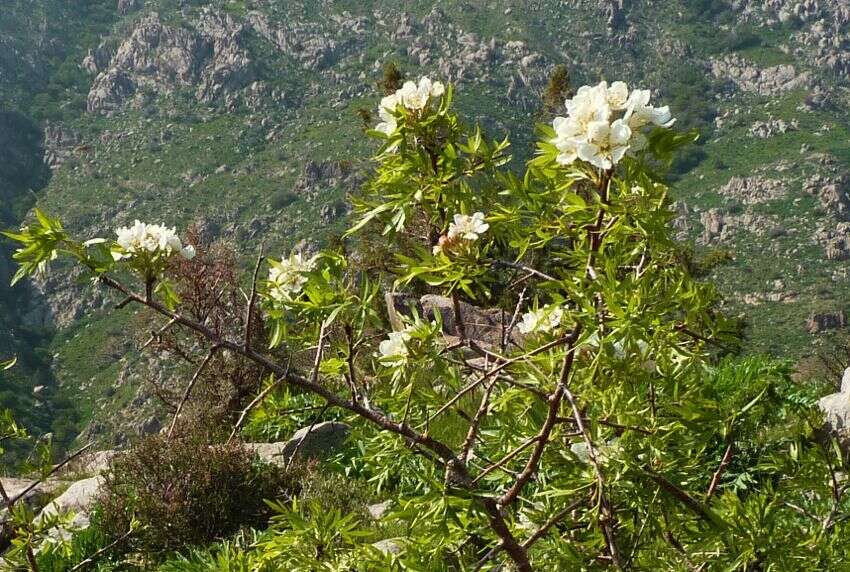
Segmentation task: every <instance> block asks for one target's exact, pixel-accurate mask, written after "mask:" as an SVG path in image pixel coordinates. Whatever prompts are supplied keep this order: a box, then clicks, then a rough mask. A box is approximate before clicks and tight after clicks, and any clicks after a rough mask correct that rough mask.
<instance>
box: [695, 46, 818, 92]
mask: <svg viewBox="0 0 850 572" xmlns="http://www.w3.org/2000/svg"><path fill="white" fill-rule="evenodd" d="M711 73H712V75H713V76H714V77H716V78H718V79H722V80H725V81H727V82H728V86H729V87H731V88H734V89H737V90H740V91H743V92H746V93H755V94H758V95H766V96H775V95H779V94H782V93H785V92H787V91H791V90H792V89H797V88H801V87H810V86H811V85H812V79H811V76H810V74H809V73H808V72H802V73H797V70H796V69H795V68H794V66H793V65H790V64H782V65H778V66H771V67H767V68H760V67H758V66H756V65H754V64H752V63H750V62H748V61H747V60H745V59H743V58H741V57H740V56H737V55H734V54H732V55H727V56H724V57H723V58H720V59H715V60H712V61H711Z"/></svg>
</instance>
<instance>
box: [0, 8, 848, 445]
mask: <svg viewBox="0 0 850 572" xmlns="http://www.w3.org/2000/svg"><path fill="white" fill-rule="evenodd" d="M61 4H62V3H60V2H58V1H55V0H37V1H36V2H33V3H29V2H27V3H24V2H22V1H19V0H16V2H13V3H12V5H13V8H12V9H11V11H10V12H4V13H3V15H0V42H2V43H3V45H11V46H13V47H14V49H15V50H17V52H18V53H23V54H25V57H23V58H18V59H15V60H10V59H8V58H7V59H3V60H0V66H2V67H0V70H2V71H3V73H2V75H0V101H3V102H4V106H8V107H10V108H11V109H14V110H15V111H16V113H18V114H19V116H21V117H24V118H25V119H26V120H27V121H29V122H31V123H35V124H38V125H40V126H41V127H42V129H43V147H44V153H43V154H44V157H45V159H46V161H47V162H48V163H49V164H50V167H51V173H52V176H51V177H49V182H46V184H44V185H43V186H44V189H43V190H40V191H39V192H38V202H39V206H40V207H42V208H44V209H45V210H47V211H49V212H51V213H61V214H62V216H63V219H64V220H65V222H66V223H67V225H68V227H69V228H70V229H72V230H73V231H74V232H75V233H77V234H78V235H79V236H84V237H88V236H104V235H107V234H109V233H111V232H113V229H114V228H115V227H116V226H119V225H122V224H125V223H128V222H132V220H133V219H135V218H140V219H150V220H161V221H163V222H166V223H168V224H170V225H177V226H178V227H181V228H183V227H185V226H186V225H188V224H190V223H194V224H196V225H197V226H198V228H199V229H201V230H202V232H203V233H204V234H205V236H207V237H209V238H218V239H222V240H227V241H230V242H232V243H233V244H234V245H237V251H238V252H239V253H242V254H244V255H245V257H246V258H250V257H251V255H253V253H254V252H255V251H256V248H257V247H258V244H259V242H260V240H261V239H263V240H265V241H266V245H267V248H268V249H270V251H271V252H272V253H275V254H280V253H284V252H287V251H288V249H289V248H291V247H292V246H294V245H295V244H297V243H299V242H301V241H304V243H308V244H313V243H318V242H321V241H323V240H325V239H326V238H327V237H328V236H329V235H331V234H333V233H335V232H338V231H339V230H340V229H342V228H343V227H344V224H345V223H344V215H345V206H344V202H343V197H344V195H345V193H346V192H349V191H351V190H353V189H355V188H356V186H357V184H358V182H359V181H360V180H361V179H362V177H363V173H364V172H366V171H367V170H368V168H369V164H368V161H367V160H366V159H365V158H366V157H368V155H369V153H370V152H371V150H372V149H373V148H374V147H373V145H372V143H370V142H368V141H367V140H365V138H364V137H363V134H362V130H363V125H362V122H361V119H360V115H361V113H360V111H361V110H362V109H366V110H373V109H374V108H375V106H376V104H377V101H378V99H379V97H380V93H379V92H378V90H377V88H376V82H377V80H378V79H379V78H380V74H381V69H382V67H383V65H384V64H386V63H387V62H390V61H392V62H396V63H397V64H398V65H399V67H400V68H401V69H403V70H405V71H406V72H407V73H408V74H409V75H411V76H418V75H420V74H429V75H432V76H434V77H439V78H441V79H443V80H447V81H451V82H453V83H455V84H456V86H457V89H458V99H459V102H460V106H461V108H462V109H463V110H464V111H465V113H466V114H467V116H468V117H469V119H470V120H471V121H472V120H474V121H479V122H481V123H482V125H483V126H484V127H485V129H486V130H487V131H488V132H489V133H490V134H491V135H502V134H510V135H511V139H512V141H513V144H514V146H513V148H514V155H515V164H516V166H517V168H520V167H521V164H522V161H523V160H524V159H526V158H527V157H529V156H530V154H531V152H532V150H533V129H532V126H533V123H534V122H535V121H537V120H541V119H548V118H549V117H548V116H547V115H546V113H545V112H543V111H542V106H541V103H540V101H541V98H540V95H541V93H542V91H543V89H544V87H545V84H546V79H547V77H548V75H549V74H550V73H551V71H552V69H553V68H554V66H556V65H558V64H565V65H567V66H568V69H569V72H570V76H571V82H572V84H573V85H574V86H577V85H581V84H583V83H590V82H596V81H599V80H600V79H602V78H607V79H609V80H613V79H625V80H627V81H629V82H630V83H633V84H636V85H641V86H644V87H649V88H652V89H653V90H654V91H656V92H658V93H659V95H658V96H657V98H658V100H659V101H665V102H668V103H670V104H671V106H672V108H673V112H674V115H675V116H676V117H677V118H678V120H679V125H680V126H681V127H682V128H683V129H685V128H692V127H693V128H698V129H699V130H700V132H701V134H702V138H701V142H700V143H701V144H700V146H698V147H697V148H696V149H695V150H693V151H692V152H690V153H689V154H688V155H686V156H683V157H680V158H679V159H678V160H677V163H676V165H675V172H674V175H675V176H676V177H677V179H678V180H677V184H676V192H677V197H676V198H677V199H678V202H677V208H678V209H679V213H680V217H679V218H678V219H677V221H676V225H677V228H678V229H679V231H680V238H681V239H682V240H683V241H684V242H690V243H691V244H692V245H693V248H694V249H695V251H696V253H697V257H702V258H703V259H705V257H706V256H709V257H713V258H714V259H724V258H726V259H728V260H727V261H726V263H725V264H721V265H718V266H716V267H714V268H713V269H712V270H711V272H710V274H709V278H712V279H715V280H717V281H718V283H719V285H720V287H721V290H722V291H723V292H724V293H725V294H726V296H727V308H726V309H727V310H728V311H729V312H731V313H735V314H738V313H739V314H742V315H743V317H744V318H745V319H746V321H747V322H748V324H749V327H748V329H747V335H748V336H749V340H748V347H749V348H750V349H751V350H753V351H768V352H772V353H777V354H781V355H789V356H792V357H797V356H800V355H803V354H805V353H806V352H807V351H809V349H810V348H811V347H812V344H813V343H816V342H817V341H818V339H819V338H817V337H812V335H811V334H810V333H809V331H810V330H811V331H816V332H819V333H820V332H823V331H827V330H829V328H832V327H834V326H836V325H840V324H842V323H843V321H844V318H843V312H844V311H845V310H846V308H845V305H846V303H845V302H844V301H843V300H844V298H845V296H846V294H848V291H847V286H846V282H847V281H846V270H847V262H846V260H845V259H846V258H847V257H850V238H848V231H850V199H848V197H847V190H848V185H850V174H848V172H847V171H846V166H847V164H848V159H850V143H848V141H850V133H848V127H847V112H846V111H845V110H846V108H847V99H848V96H847V75H848V71H850V60H848V56H847V55H846V54H845V51H846V50H845V49H844V46H845V45H846V42H847V41H848V40H850V37H848V30H850V25H849V22H850V14H848V9H847V8H846V7H844V5H843V3H842V2H840V1H838V0H832V1H821V2H818V3H814V2H805V3H799V2H795V1H790V0H787V1H785V0H770V1H769V2H761V1H755V0H752V1H750V0H736V1H735V2H724V1H721V0H699V1H694V0H691V1H684V0H674V1H666V2H661V1H651V0H632V1H626V0H570V1H555V0H541V1H537V2H533V3H527V2H514V1H508V0H493V1H490V2H486V3H484V2H439V1H435V2H389V1H382V0H371V1H358V2H351V1H336V2H330V1H324V2H323V1H309V2H306V1H305V2H286V3H281V2H273V1H270V0H251V1H248V0H228V1H225V0H219V1H198V0H181V1H178V0H118V1H110V2H106V1H105V0H104V1H99V2H94V3H91V7H90V10H91V12H90V13H89V14H88V15H85V14H84V15H82V16H80V15H79V14H75V13H74V12H73V11H68V10H66V9H64V8H62V6H61ZM28 34H29V35H28ZM28 37H32V38H36V39H35V40H34V41H29V40H27V38H28ZM19 147H20V148H22V149H28V148H27V147H26V146H25V145H24V146H19ZM25 155H26V156H28V157H32V155H33V150H32V149H31V148H29V150H28V151H26V152H25ZM46 178H47V177H45V179H46ZM28 185H30V183H23V182H20V181H18V182H15V183H14V184H11V185H10V186H8V188H13V189H15V191H14V192H15V193H16V196H25V195H26V196H30V195H28V194H27V193H26V192H24V190H25V187H27V186H28ZM36 186H39V185H36ZM27 206H28V205H27ZM19 210H20V209H19ZM21 216H22V214H21V213H20V212H16V213H15V214H12V215H9V217H8V218H9V219H10V222H17V220H18V219H20V217H21ZM73 278H74V276H73V275H69V274H68V273H67V272H65V271H63V270H61V269H57V270H56V271H55V272H54V273H53V274H52V275H51V276H50V277H48V278H47V279H46V280H45V281H43V282H41V283H39V284H36V285H35V288H34V289H33V290H32V291H31V292H30V293H28V295H27V300H24V301H23V302H18V303H15V304H14V305H15V307H16V310H15V313H14V317H15V319H22V320H23V322H24V323H25V324H26V325H27V327H28V328H31V329H34V330H38V331H41V332H49V331H51V330H52V329H53V328H54V327H57V328H58V331H57V333H56V334H55V335H54V336H52V337H51V338H50V339H49V341H48V342H46V348H45V349H46V351H47V352H48V353H49V355H52V356H53V359H51V360H50V368H49V371H48V372H43V373H45V375H47V374H49V376H53V377H54V378H55V383H51V386H52V387H53V390H54V391H55V396H56V397H60V398H63V397H64V398H73V399H74V400H75V401H76V403H77V406H78V410H79V414H80V419H81V424H79V425H78V428H79V429H82V427H83V425H82V422H85V421H87V420H89V419H95V420H96V423H95V424H94V425H93V426H91V431H90V433H92V434H95V435H102V436H104V435H105V436H109V438H110V439H113V438H114V439H116V440H119V441H120V440H123V439H126V438H127V437H128V436H129V435H132V433H134V432H136V431H138V430H140V429H142V428H144V427H145V426H148V427H150V426H151V425H150V424H148V423H147V422H148V421H149V416H150V409H151V408H152V407H153V405H154V404H153V400H152V397H151V396H150V395H149V394H148V393H147V392H146V391H145V390H144V388H143V385H142V383H141V377H143V374H142V373H141V372H142V371H148V370H149V369H150V367H149V366H150V365H151V364H149V363H148V362H147V360H146V359H145V358H143V357H141V356H139V355H138V354H137V352H136V351H135V349H134V343H133V340H130V339H128V338H127V336H126V330H127V327H128V326H129V325H132V324H134V320H135V318H134V316H133V314H132V313H130V312H129V311H127V310H124V311H119V312H114V311H112V301H110V300H107V299H104V298H103V297H102V296H101V294H100V293H97V292H92V290H91V289H90V288H89V287H88V286H87V285H84V284H75V283H74V280H73ZM2 296H3V297H4V298H6V299H16V300H17V298H13V295H12V294H11V293H7V292H6V291H5V290H4V291H3V293H2ZM20 308H23V309H22V310H21V311H18V309H20ZM807 321H808V322H807ZM155 365H156V364H153V366H154V370H156V367H155ZM33 367H36V369H39V366H33ZM144 375H148V374H144ZM163 375H164V374H163ZM119 408H126V409H125V415H123V416H122V423H121V424H120V425H121V426H120V427H116V426H113V425H114V423H113V421H112V419H113V418H114V412H115V411H116V410H118V409H119Z"/></svg>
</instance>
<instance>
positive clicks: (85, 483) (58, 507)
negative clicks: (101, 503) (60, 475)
mask: <svg viewBox="0 0 850 572" xmlns="http://www.w3.org/2000/svg"><path fill="white" fill-rule="evenodd" d="M102 486H103V477H100V476H97V477H91V478H88V479H83V480H81V481H77V482H75V483H74V484H72V485H71V486H70V487H68V489H67V490H66V491H65V492H64V493H62V494H61V495H59V496H58V497H56V498H55V499H54V500H53V501H52V502H51V503H50V504H48V505H47V506H45V507H44V508H43V509H42V511H41V512H40V513H39V515H38V516H37V517H36V518H37V519H39V520H41V519H44V518H47V517H49V516H53V515H56V514H64V513H68V512H71V513H73V514H74V518H73V520H72V521H71V522H70V523H69V524H68V525H64V526H62V527H58V528H54V529H52V530H51V531H50V536H51V537H52V538H57V539H67V538H70V536H71V534H72V533H73V531H75V530H81V529H84V528H87V527H88V526H89V511H90V510H91V508H92V506H93V505H94V503H95V501H96V500H97V497H98V495H99V494H100V490H101V487H102Z"/></svg>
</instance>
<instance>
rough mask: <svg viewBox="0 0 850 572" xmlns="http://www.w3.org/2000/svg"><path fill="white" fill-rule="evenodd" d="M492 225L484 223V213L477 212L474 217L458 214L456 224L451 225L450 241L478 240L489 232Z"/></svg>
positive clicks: (455, 219)
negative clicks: (459, 239) (460, 239)
mask: <svg viewBox="0 0 850 572" xmlns="http://www.w3.org/2000/svg"><path fill="white" fill-rule="evenodd" d="M489 228H490V225H489V224H487V223H486V222H484V213H482V212H477V213H475V214H474V215H472V216H469V215H465V214H456V215H455V216H454V222H452V223H451V224H450V225H449V232H448V237H449V240H456V239H458V238H462V239H463V240H470V241H473V240H478V239H479V238H480V236H481V235H482V234H484V233H485V232H487V229H489Z"/></svg>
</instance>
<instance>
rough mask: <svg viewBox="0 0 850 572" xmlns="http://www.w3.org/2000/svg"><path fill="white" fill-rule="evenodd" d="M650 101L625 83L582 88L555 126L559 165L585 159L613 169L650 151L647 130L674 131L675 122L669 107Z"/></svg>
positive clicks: (569, 101) (645, 95) (642, 93)
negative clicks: (628, 156)
mask: <svg viewBox="0 0 850 572" xmlns="http://www.w3.org/2000/svg"><path fill="white" fill-rule="evenodd" d="M649 100H650V92H649V90H639V89H638V90H634V91H632V92H631V93H630V92H629V88H628V86H627V85H626V84H625V83H624V82H621V81H615V82H614V83H612V84H611V85H610V86H608V84H607V83H606V82H604V81H603V82H600V83H599V84H597V85H595V86H587V85H585V86H582V87H581V88H579V90H578V91H577V92H576V95H575V96H574V97H573V98H572V99H569V100H567V102H566V108H567V116H566V117H556V118H555V120H554V121H553V122H552V126H553V127H554V129H555V138H554V139H552V143H553V144H554V145H555V146H556V147H557V148H558V151H559V153H558V157H557V161H558V162H559V163H560V164H562V165H569V164H571V163H574V162H575V161H576V160H578V159H581V160H582V161H586V162H588V163H590V164H591V165H593V166H595V167H597V168H599V169H610V168H612V167H613V166H614V165H616V164H617V163H619V162H620V161H621V160H622V158H623V157H624V156H625V155H626V154H627V153H635V152H637V151H640V150H641V149H643V148H644V147H646V136H645V135H644V134H643V133H642V132H641V130H642V129H643V128H644V127H646V126H648V125H656V126H660V127H670V126H671V125H672V124H673V122H674V121H675V120H674V119H672V118H671V116H670V108H669V107H666V106H665V107H652V106H651V105H649Z"/></svg>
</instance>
